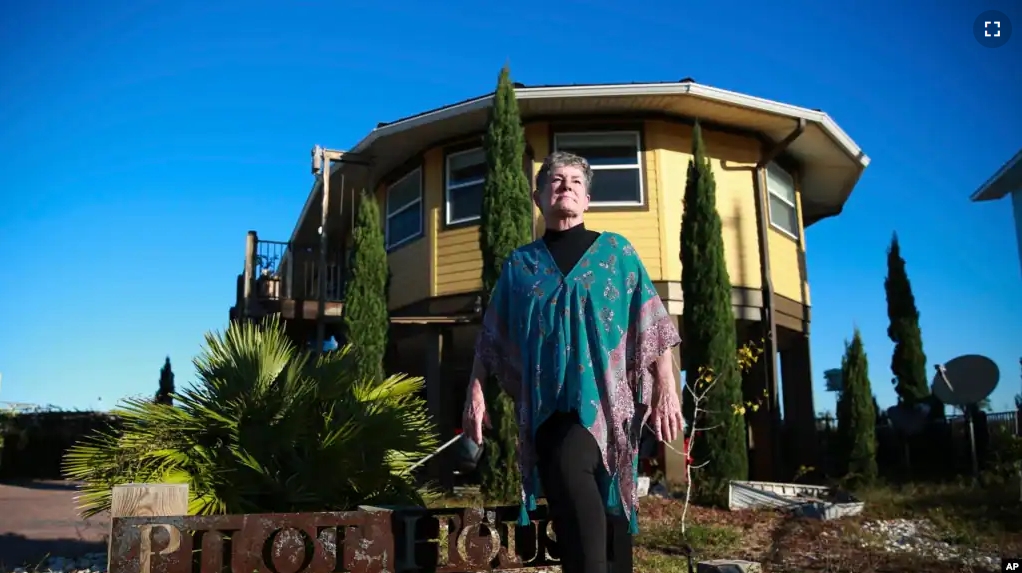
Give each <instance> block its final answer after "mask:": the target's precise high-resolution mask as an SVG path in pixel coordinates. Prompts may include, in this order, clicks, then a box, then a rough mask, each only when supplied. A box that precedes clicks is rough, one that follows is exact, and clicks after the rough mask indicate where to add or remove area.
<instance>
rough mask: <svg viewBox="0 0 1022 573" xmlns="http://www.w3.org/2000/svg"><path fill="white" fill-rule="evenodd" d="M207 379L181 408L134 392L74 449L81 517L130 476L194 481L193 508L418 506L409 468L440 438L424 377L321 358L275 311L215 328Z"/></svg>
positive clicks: (202, 374)
mask: <svg viewBox="0 0 1022 573" xmlns="http://www.w3.org/2000/svg"><path fill="white" fill-rule="evenodd" d="M194 364H195V367H196V370H197V372H198V380H197V384H195V386H194V387H192V388H188V389H186V390H184V391H181V392H179V393H177V394H175V395H174V401H175V403H176V406H166V405H162V404H155V403H153V402H150V401H146V400H132V399H129V400H126V401H124V402H123V403H122V404H121V405H120V406H119V407H118V408H117V409H116V410H114V412H113V414H115V415H116V416H118V417H119V418H120V420H121V422H122V426H121V429H120V430H119V431H116V432H106V433H97V434H94V435H92V436H89V437H87V438H86V439H84V440H82V441H81V442H79V443H78V444H77V445H75V446H74V447H73V448H71V450H70V451H69V452H68V453H67V455H66V456H65V459H64V471H65V474H66V476H67V477H68V478H70V479H75V480H80V481H82V482H84V483H85V485H84V486H83V488H82V491H81V494H80V496H79V497H78V506H79V510H80V511H81V512H82V514H83V515H86V516H90V515H95V514H97V513H99V512H102V511H104V510H108V509H109V507H110V495H111V488H112V487H113V486H115V485H119V484H124V483H139V482H149V483H156V482H169V483H187V484H189V492H190V493H189V495H190V496H191V499H190V507H189V511H190V512H191V513H194V514H202V515H208V514H222V513H252V512H276V511H327V510H345V509H351V508H353V507H355V506H357V505H359V504H364V503H375V504H418V503H422V501H423V496H424V495H425V496H430V493H429V492H424V491H422V490H420V488H418V487H417V486H416V482H415V481H414V479H413V477H412V476H411V475H409V471H408V468H409V467H410V466H411V465H412V464H413V463H414V462H415V461H417V460H419V459H421V458H422V457H424V456H426V455H428V454H429V453H431V452H432V451H433V450H434V449H435V448H436V447H437V445H438V442H437V439H436V435H435V433H434V428H433V424H432V422H431V420H430V418H429V415H428V412H427V409H426V405H425V402H424V401H423V400H422V398H421V397H420V396H421V390H422V388H423V381H422V379H421V378H413V377H408V376H403V375H399V376H391V377H389V378H386V379H384V380H382V381H378V380H367V379H360V378H359V376H358V374H357V370H356V361H355V353H354V351H353V350H352V349H351V348H350V347H346V348H342V349H340V350H338V351H335V352H332V353H329V354H326V355H324V356H321V357H319V358H317V359H315V360H314V359H312V357H311V356H310V355H309V354H308V353H307V352H305V351H303V350H301V349H299V348H297V347H296V346H295V345H294V344H292V343H291V342H290V341H289V340H288V338H287V336H286V335H285V334H284V332H283V330H282V329H281V328H280V325H279V324H278V323H277V321H275V320H271V321H268V322H266V323H264V324H260V325H257V324H251V323H232V324H231V325H230V327H229V328H228V329H227V330H226V331H225V332H223V333H220V332H214V333H210V334H207V335H206V343H205V346H204V348H203V350H202V352H201V353H200V354H199V356H198V357H196V358H195V360H194Z"/></svg>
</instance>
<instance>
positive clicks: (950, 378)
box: [931, 354, 1001, 408]
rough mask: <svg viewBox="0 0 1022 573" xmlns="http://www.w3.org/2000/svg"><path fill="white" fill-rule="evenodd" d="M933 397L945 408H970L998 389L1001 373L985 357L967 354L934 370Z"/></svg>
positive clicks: (937, 366)
mask: <svg viewBox="0 0 1022 573" xmlns="http://www.w3.org/2000/svg"><path fill="white" fill-rule="evenodd" d="M935 368H936V369H937V373H936V374H934V376H933V386H932V387H931V390H932V391H933V395H934V396H936V397H937V399H939V400H940V401H941V402H943V403H945V404H951V405H952V406H959V407H963V408H964V407H965V406H971V405H973V404H976V403H978V402H980V401H981V400H983V399H984V398H986V397H987V396H989V395H990V393H991V392H993V391H994V388H996V387H997V382H998V380H999V379H1000V377H1001V372H1000V370H999V369H998V368H997V364H995V363H994V361H993V360H990V359H989V358H987V357H986V356H981V355H979V354H966V355H965V356H959V357H957V358H952V359H951V360H949V361H948V362H947V363H946V364H937V365H936V366H935Z"/></svg>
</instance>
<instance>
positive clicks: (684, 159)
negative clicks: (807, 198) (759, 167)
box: [646, 120, 763, 289]
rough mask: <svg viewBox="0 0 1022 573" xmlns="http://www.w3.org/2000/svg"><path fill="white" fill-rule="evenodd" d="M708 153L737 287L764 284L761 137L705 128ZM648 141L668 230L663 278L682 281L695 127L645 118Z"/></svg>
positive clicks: (662, 219)
mask: <svg viewBox="0 0 1022 573" xmlns="http://www.w3.org/2000/svg"><path fill="white" fill-rule="evenodd" d="M703 140H704V141H705V143H706V153H707V155H708V156H709V157H710V165H711V167H712V169H713V177H714V181H715V182H716V184H717V211H718V213H720V218H721V225H722V229H721V230H722V234H723V239H724V254H725V256H726V257H727V270H728V275H729V276H730V278H731V284H732V285H733V286H736V287H738V286H741V287H747V288H756V289H758V288H761V287H762V284H763V281H762V275H761V271H760V268H761V267H760V264H759V250H758V245H759V239H758V234H757V225H756V203H755V194H754V190H753V179H752V178H753V173H754V171H753V168H754V165H755V162H756V160H757V158H758V156H759V142H758V141H756V140H755V139H753V138H751V137H743V136H738V135H733V134H728V133H720V132H715V131H711V130H708V129H705V128H704V129H703ZM646 145H647V147H648V148H650V149H655V150H656V155H657V156H658V157H659V160H658V161H657V165H658V167H659V169H658V171H657V177H656V180H657V181H658V185H659V187H660V194H659V195H660V204H661V205H662V208H661V210H660V226H661V227H662V229H663V235H664V253H663V256H662V260H663V262H664V265H665V267H664V269H665V271H664V273H663V279H662V280H671V281H678V280H681V260H680V258H679V257H680V252H681V216H682V212H683V207H682V201H683V199H684V195H685V182H686V180H687V179H688V164H689V161H690V160H691V159H692V154H691V150H692V128H691V127H690V126H688V125H685V124H680V123H676V122H669V121H661V120H656V121H648V122H646Z"/></svg>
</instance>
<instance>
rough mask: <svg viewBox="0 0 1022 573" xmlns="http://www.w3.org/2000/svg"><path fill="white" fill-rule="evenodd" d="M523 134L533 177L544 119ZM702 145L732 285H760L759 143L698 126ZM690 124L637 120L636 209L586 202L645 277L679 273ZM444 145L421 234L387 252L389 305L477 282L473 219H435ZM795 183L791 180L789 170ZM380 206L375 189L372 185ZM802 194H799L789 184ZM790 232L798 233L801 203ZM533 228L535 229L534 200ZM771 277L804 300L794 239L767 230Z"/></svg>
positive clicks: (432, 164)
mask: <svg viewBox="0 0 1022 573" xmlns="http://www.w3.org/2000/svg"><path fill="white" fill-rule="evenodd" d="M525 136H526V140H527V142H528V144H529V147H530V148H531V149H532V151H533V157H534V161H533V163H532V179H533V180H532V185H533V187H534V186H535V176H536V175H537V174H538V173H539V168H540V165H541V162H542V160H543V158H544V157H546V155H547V154H548V153H549V152H550V126H549V124H548V123H546V122H535V123H530V124H529V125H527V126H526V127H525ZM703 136H704V139H705V141H706V147H707V154H708V156H709V157H710V158H711V166H712V169H713V173H714V178H715V181H716V183H717V205H718V212H719V213H720V216H721V221H722V225H723V229H722V230H723V238H724V250H725V255H726V256H727V265H728V273H729V275H730V278H731V283H732V285H734V286H735V287H745V288H752V289H760V288H762V277H761V271H760V263H759V248H758V245H759V242H758V232H757V220H756V206H755V199H754V188H753V177H754V176H755V175H754V171H753V169H754V165H755V162H756V160H757V159H758V157H759V153H760V143H759V141H757V140H756V139H754V138H752V137H746V136H740V135H734V134H730V133H722V132H717V131H713V130H708V129H704V130H703ZM691 137H692V129H691V127H690V126H688V125H685V124H682V123H677V122H671V121H664V120H651V121H646V122H645V125H644V132H643V141H644V145H645V153H644V154H643V170H644V173H643V185H644V195H645V199H646V202H647V205H648V208H645V209H641V210H621V211H593V212H590V213H588V214H587V215H586V224H587V226H588V227H590V228H591V229H594V230H600V231H613V232H617V233H620V234H622V235H624V236H625V237H627V238H628V240H629V241H631V242H632V243H633V244H634V245H635V248H636V250H637V251H638V253H639V255H640V257H641V258H642V260H643V263H644V264H645V265H646V268H647V270H648V271H649V273H650V276H651V278H652V279H653V280H657V281H678V280H681V261H680V260H679V253H680V248H681V239H680V233H681V216H682V209H683V206H682V200H683V196H684V190H685V181H686V178H687V170H688V163H689V161H690V160H691V157H692V156H691V153H690V152H691V146H692V143H691ZM443 162H444V154H443V149H442V148H440V147H437V148H434V149H431V150H429V151H427V152H426V153H425V154H424V156H423V163H422V170H423V187H424V197H423V201H424V214H425V220H424V221H423V230H424V237H423V239H419V240H417V241H414V242H412V243H410V244H408V245H405V246H403V247H401V248H399V249H397V250H396V251H394V252H393V253H391V255H390V257H389V261H390V267H391V272H392V273H393V277H392V288H391V292H390V304H389V306H390V308H392V309H394V308H399V307H401V306H404V305H407V304H410V303H413V302H417V301H419V300H422V299H425V298H429V297H435V296H445V295H451V294H458V293H465V292H473V291H477V290H479V289H480V288H481V287H482V280H481V274H482V253H481V252H480V249H479V227H478V225H472V226H467V227H458V228H454V229H444V227H443V201H444V189H443V171H444V165H443ZM796 191H798V182H797V178H796ZM377 196H378V198H379V199H380V204H381V206H385V205H386V203H385V200H384V199H385V195H384V189H383V188H382V187H381V188H379V189H378V190H377ZM796 196H797V197H798V198H799V199H801V195H800V194H799V193H796ZM799 216H800V219H799V227H800V228H799V233H800V235H801V236H802V237H803V239H802V240H803V243H802V244H803V245H804V232H803V230H802V227H801V225H802V222H801V212H799ZM535 223H536V228H535V232H536V235H535V236H539V235H540V234H541V233H542V229H543V219H542V215H541V214H540V212H539V209H538V208H537V209H535ZM768 236H769V244H768V248H769V249H770V257H771V266H772V271H773V281H774V287H775V290H776V293H777V294H778V295H781V296H784V297H787V298H790V299H793V300H796V301H802V300H803V298H805V304H809V300H808V285H806V287H805V289H804V290H805V297H803V292H802V291H803V288H802V282H801V281H803V280H804V277H801V276H800V274H801V273H800V268H799V249H800V248H802V247H801V246H800V244H799V242H798V241H795V240H793V239H792V238H791V237H788V236H786V235H784V234H783V233H781V232H779V231H777V230H775V229H772V228H771V229H769V232H768Z"/></svg>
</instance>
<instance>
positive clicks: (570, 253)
mask: <svg viewBox="0 0 1022 573" xmlns="http://www.w3.org/2000/svg"><path fill="white" fill-rule="evenodd" d="M599 236H600V234H599V233H597V232H596V231H590V230H589V229H586V226H585V223H579V224H578V225H575V226H574V227H571V228H570V229H565V230H563V231H555V230H554V229H547V230H546V233H545V234H544V235H543V242H544V243H546V247H547V249H548V250H549V251H550V254H551V255H553V257H554V262H555V263H557V268H559V269H561V273H563V274H568V273H570V272H571V269H573V268H575V264H576V263H578V261H579V260H580V259H581V258H582V255H584V254H585V252H586V249H588V248H589V247H591V246H592V245H593V243H594V242H595V241H596V238H597V237H599Z"/></svg>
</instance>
